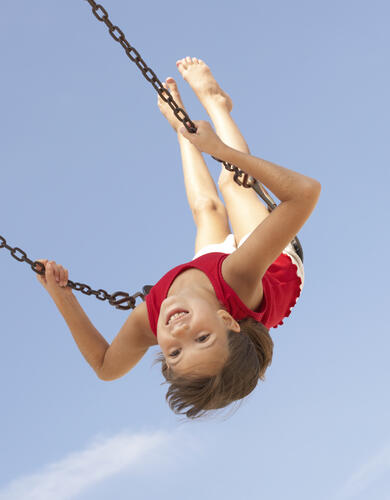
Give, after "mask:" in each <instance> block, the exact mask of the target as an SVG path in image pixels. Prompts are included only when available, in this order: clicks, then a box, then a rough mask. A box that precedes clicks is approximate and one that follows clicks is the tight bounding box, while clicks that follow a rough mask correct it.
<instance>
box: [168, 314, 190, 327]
mask: <svg viewBox="0 0 390 500" xmlns="http://www.w3.org/2000/svg"><path fill="white" fill-rule="evenodd" d="M186 314H187V313H186V312H181V313H176V314H174V315H173V316H171V317H170V318H169V321H168V325H169V323H170V322H171V321H173V320H174V319H176V318H179V317H180V316H185V315H186Z"/></svg>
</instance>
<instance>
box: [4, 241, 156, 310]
mask: <svg viewBox="0 0 390 500" xmlns="http://www.w3.org/2000/svg"><path fill="white" fill-rule="evenodd" d="M0 248H6V249H7V250H9V251H10V254H11V256H12V257H13V258H14V259H16V260H17V261H19V262H27V264H30V266H31V269H32V270H33V271H34V272H35V273H37V274H40V275H41V276H42V275H43V274H45V266H44V265H43V264H42V262H38V261H35V262H33V261H32V260H30V259H29V258H28V257H27V254H26V252H24V251H23V250H22V249H21V248H18V247H15V248H12V247H10V246H9V245H7V241H6V239H5V238H4V237H3V236H0ZM67 286H68V287H69V288H72V290H76V291H78V292H82V293H84V294H85V295H94V296H95V297H96V298H97V299H99V300H108V302H109V303H110V304H111V305H112V306H115V307H116V308H117V309H124V310H125V309H134V307H135V301H136V299H137V297H141V299H142V300H145V296H146V295H147V294H148V293H149V291H150V289H151V288H152V287H151V285H145V286H144V287H143V289H142V293H141V292H137V293H136V294H134V295H129V294H128V293H126V292H115V293H113V294H112V295H110V294H109V293H107V292H106V291H105V290H102V289H100V290H92V288H91V287H90V286H88V285H85V284H84V283H74V282H73V281H71V280H68V284H67ZM126 302H127V304H126ZM124 304H125V305H124Z"/></svg>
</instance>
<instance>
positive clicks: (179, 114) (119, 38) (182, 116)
mask: <svg viewBox="0 0 390 500" xmlns="http://www.w3.org/2000/svg"><path fill="white" fill-rule="evenodd" d="M86 1H87V2H88V3H89V5H90V6H91V7H92V12H93V14H94V16H95V17H96V19H98V20H99V21H101V22H103V23H104V24H105V25H106V26H107V28H108V31H109V33H110V35H111V36H112V38H113V39H114V40H115V41H116V42H118V43H120V45H121V46H122V47H123V49H124V50H125V52H126V54H127V56H128V57H129V58H130V60H131V61H132V62H134V63H135V64H136V65H137V66H138V68H139V69H140V70H141V73H142V74H143V76H144V77H145V78H146V80H148V82H149V83H151V84H152V85H153V87H154V88H155V90H156V91H157V93H158V94H159V96H160V97H161V99H162V100H163V101H164V102H167V103H168V105H169V106H170V108H171V109H172V110H173V112H174V114H175V116H176V118H177V119H178V120H179V121H180V122H181V123H183V125H184V126H185V128H186V129H187V130H188V132H190V133H192V134H193V133H195V132H196V130H197V128H196V126H195V124H194V123H193V122H192V121H191V119H190V117H189V116H188V114H187V113H186V111H185V110H184V109H182V108H180V107H179V106H178V105H177V103H176V102H175V100H174V99H173V97H172V94H171V93H170V91H169V90H168V89H166V88H165V87H163V85H162V83H161V81H160V80H159V79H158V77H157V75H156V73H155V72H154V71H153V70H152V69H151V68H149V66H148V65H147V64H146V62H145V61H144V60H143V59H142V57H141V54H140V53H139V52H138V51H137V50H136V49H135V48H134V47H132V46H131V45H130V43H129V42H128V41H127V40H126V37H125V34H124V33H123V31H122V30H121V29H120V28H119V27H118V26H114V25H113V24H112V22H111V21H110V18H109V16H108V12H107V11H106V9H105V8H104V7H103V6H102V5H99V4H97V3H96V2H95V0H86ZM132 52H133V53H134V54H135V56H133V55H132ZM148 73H150V75H151V76H148ZM212 158H213V159H214V160H215V161H218V162H220V163H222V164H223V166H224V167H225V168H226V170H229V171H230V172H234V175H233V180H234V182H235V183H236V184H238V185H239V186H242V187H244V188H253V189H254V190H255V191H256V193H257V194H258V195H259V196H260V197H261V198H262V200H263V201H264V202H265V203H266V204H267V205H268V211H269V212H272V210H274V209H275V208H276V206H277V205H276V203H275V202H274V200H273V199H272V198H271V196H270V194H269V193H268V192H267V191H266V190H265V189H264V187H263V186H262V185H261V184H260V183H259V181H258V180H256V179H255V178H254V177H252V176H250V175H248V174H246V173H245V172H244V171H243V170H241V169H239V168H238V167H236V166H235V165H232V164H230V163H228V162H226V161H223V160H220V159H219V158H215V156H212ZM242 176H243V180H240V177H242ZM291 243H292V245H293V246H294V248H295V250H296V251H297V253H298V255H299V257H300V258H301V260H302V262H303V249H302V246H301V244H300V241H299V240H298V237H297V236H296V237H295V238H294V239H293V241H292V242H291Z"/></svg>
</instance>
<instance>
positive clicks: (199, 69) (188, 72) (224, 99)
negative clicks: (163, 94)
mask: <svg viewBox="0 0 390 500" xmlns="http://www.w3.org/2000/svg"><path fill="white" fill-rule="evenodd" d="M176 66H177V68H178V70H179V71H180V73H181V75H182V77H183V78H184V80H185V81H186V82H187V83H189V84H190V86H191V87H192V90H193V91H194V92H195V94H196V95H197V97H198V99H199V100H200V102H201V103H202V105H203V106H204V107H205V108H206V111H207V108H208V106H210V105H211V106H212V105H213V104H214V103H219V104H224V105H225V106H226V107H227V110H228V112H229V113H230V112H231V111H232V109H233V101H232V100H231V98H230V96H229V95H228V94H227V93H226V92H224V91H223V90H222V89H221V87H220V86H219V85H218V83H217V81H216V80H215V78H214V76H213V74H212V73H211V70H210V68H209V67H208V66H207V64H206V63H204V62H203V61H202V60H201V59H197V58H196V57H192V58H191V57H186V58H184V59H180V61H177V63H176Z"/></svg>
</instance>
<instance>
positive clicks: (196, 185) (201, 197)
mask: <svg viewBox="0 0 390 500" xmlns="http://www.w3.org/2000/svg"><path fill="white" fill-rule="evenodd" d="M167 82H168V84H165V83H164V87H168V88H169V90H170V92H171V94H172V96H173V98H174V99H175V101H176V102H177V104H178V105H179V106H180V107H181V108H183V109H184V105H183V103H182V100H181V97H180V94H179V91H178V89H177V85H176V82H175V81H174V80H173V79H172V82H171V81H170V80H169V79H168V80H167ZM158 106H159V108H160V111H161V112H162V113H163V115H164V116H165V117H166V118H167V120H168V121H169V123H170V124H171V126H172V128H173V129H174V130H175V132H176V134H177V138H178V142H179V146H180V153H181V159H182V164H183V175H184V184H185V188H186V193H187V198H188V203H189V205H190V209H191V212H192V215H193V217H194V221H195V224H196V226H197V235H196V241H195V252H198V250H200V249H201V248H203V247H204V246H206V245H209V244H212V243H221V242H222V241H224V240H225V238H226V237H227V236H228V234H229V233H230V229H229V222H228V217H227V212H226V208H225V206H224V204H223V203H222V201H221V200H220V198H219V195H218V191H217V187H216V186H215V183H214V180H213V178H212V177H211V175H210V172H209V170H208V168H207V165H206V163H205V161H204V159H203V156H202V154H201V153H200V152H199V151H198V149H197V148H196V147H195V146H194V145H193V144H191V143H190V142H189V141H187V139H185V138H184V137H183V136H182V135H181V134H180V133H178V132H177V129H178V127H179V126H180V127H181V126H182V124H181V122H179V120H177V118H176V117H175V115H174V114H173V112H172V110H171V108H170V107H169V105H168V104H167V103H165V102H164V101H163V100H162V99H161V98H160V97H158Z"/></svg>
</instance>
